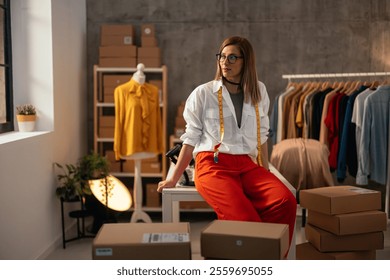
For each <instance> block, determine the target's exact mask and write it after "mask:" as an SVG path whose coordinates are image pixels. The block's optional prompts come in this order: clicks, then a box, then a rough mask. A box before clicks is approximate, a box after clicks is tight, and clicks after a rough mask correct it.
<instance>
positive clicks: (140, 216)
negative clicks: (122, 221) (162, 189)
mask: <svg viewBox="0 0 390 280" xmlns="http://www.w3.org/2000/svg"><path fill="white" fill-rule="evenodd" d="M155 156H156V155H155V154H153V153H147V152H141V153H136V154H133V155H131V156H125V157H122V159H126V160H129V159H131V160H134V186H133V202H134V212H133V214H132V215H131V219H130V223H136V222H138V221H143V222H145V223H151V222H152V220H151V219H150V217H149V215H148V214H146V212H145V211H143V210H142V197H143V195H142V193H143V192H142V178H141V162H142V159H147V158H152V157H155Z"/></svg>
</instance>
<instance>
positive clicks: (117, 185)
mask: <svg viewBox="0 0 390 280" xmlns="http://www.w3.org/2000/svg"><path fill="white" fill-rule="evenodd" d="M88 182H89V187H90V188H91V191H92V194H93V195H94V196H95V197H96V198H97V199H98V200H99V201H100V202H101V203H102V204H104V205H105V206H107V207H108V208H110V209H112V210H116V211H126V210H128V209H130V207H131V205H132V203H133V201H132V199H131V195H130V191H129V190H128V189H127V187H126V186H125V185H124V184H123V183H122V182H121V181H120V180H119V179H118V178H116V177H114V176H112V175H108V176H107V177H105V178H102V179H96V180H89V181H88Z"/></svg>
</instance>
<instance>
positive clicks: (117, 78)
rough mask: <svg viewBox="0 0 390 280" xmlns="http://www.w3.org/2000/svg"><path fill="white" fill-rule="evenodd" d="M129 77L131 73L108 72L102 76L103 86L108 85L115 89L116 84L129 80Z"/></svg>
mask: <svg viewBox="0 0 390 280" xmlns="http://www.w3.org/2000/svg"><path fill="white" fill-rule="evenodd" d="M131 77H132V75H108V74H105V75H104V76H103V85H104V88H106V87H109V88H113V89H114V90H115V88H116V87H117V86H119V85H121V84H124V83H126V82H128V81H130V80H131ZM112 93H114V91H112Z"/></svg>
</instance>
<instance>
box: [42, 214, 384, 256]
mask: <svg viewBox="0 0 390 280" xmlns="http://www.w3.org/2000/svg"><path fill="white" fill-rule="evenodd" d="M299 212H300V211H299ZM151 216H152V220H153V221H154V222H161V217H160V216H161V213H159V214H158V213H157V214H154V215H151ZM214 218H215V216H214V214H213V213H194V212H192V213H184V214H183V213H182V215H181V221H182V222H190V230H191V233H190V235H191V249H192V259H194V260H199V259H202V257H201V254H200V240H199V237H200V232H201V231H202V229H203V228H204V227H205V226H207V225H208V223H210V222H211V221H212V220H213V219H214ZM301 221H302V220H301V217H300V216H298V217H297V223H296V243H297V244H300V243H303V242H305V232H304V228H302V226H301ZM387 228H388V229H387V231H385V232H384V236H385V242H384V249H383V250H377V254H376V255H377V259H378V260H390V223H388V227H387ZM92 240H93V239H92V238H86V239H81V240H77V241H73V242H70V243H67V245H66V249H63V248H62V245H61V246H58V248H56V249H55V250H54V251H53V252H52V253H51V254H50V255H49V256H48V257H47V258H46V259H47V260H91V259H92Z"/></svg>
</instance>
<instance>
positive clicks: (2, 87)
mask: <svg viewBox="0 0 390 280" xmlns="http://www.w3.org/2000/svg"><path fill="white" fill-rule="evenodd" d="M11 57H12V52H11V8H10V0H0V133H4V132H9V131H13V130H14V116H13V115H14V114H13V112H14V110H13V94H12V59H11Z"/></svg>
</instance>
